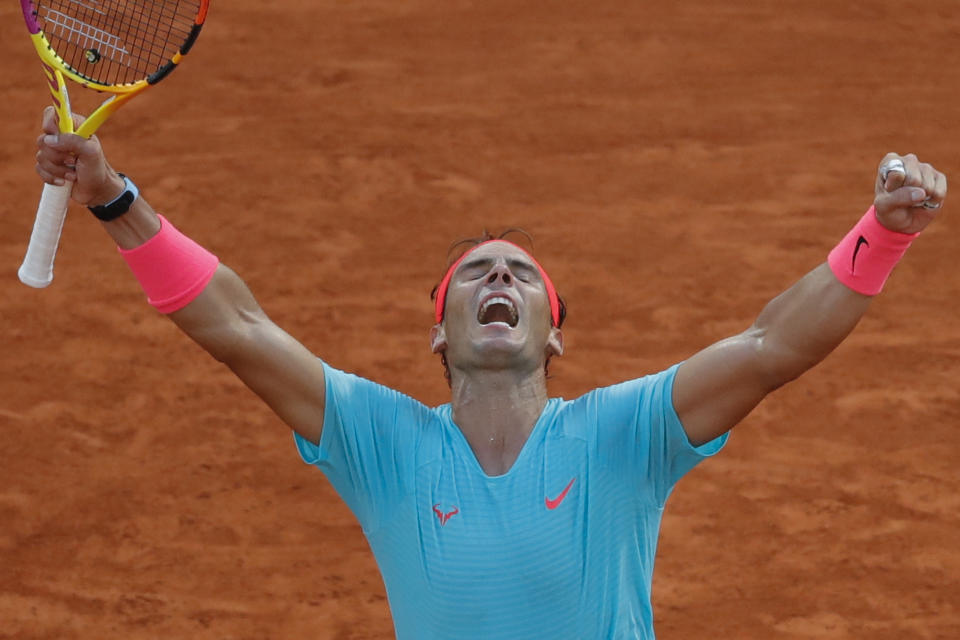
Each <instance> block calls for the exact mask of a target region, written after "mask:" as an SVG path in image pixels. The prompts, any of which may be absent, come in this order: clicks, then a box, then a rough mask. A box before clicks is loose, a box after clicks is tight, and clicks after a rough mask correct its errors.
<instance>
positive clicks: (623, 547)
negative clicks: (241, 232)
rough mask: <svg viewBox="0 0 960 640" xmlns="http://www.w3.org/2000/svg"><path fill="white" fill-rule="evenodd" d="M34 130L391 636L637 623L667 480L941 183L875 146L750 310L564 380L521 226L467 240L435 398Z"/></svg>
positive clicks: (861, 282)
mask: <svg viewBox="0 0 960 640" xmlns="http://www.w3.org/2000/svg"><path fill="white" fill-rule="evenodd" d="M43 130H44V135H43V136H41V137H40V139H39V142H38V146H39V152H38V155H37V170H38V172H39V174H40V176H41V177H42V178H43V179H44V180H45V181H47V182H52V183H59V182H63V181H65V180H69V181H72V182H74V183H75V185H74V188H73V197H74V199H75V200H76V201H77V202H79V203H80V204H84V205H88V206H90V207H91V208H92V211H93V213H94V214H95V215H96V216H97V217H98V218H100V219H101V220H103V226H104V228H105V229H106V231H107V232H108V233H109V234H110V235H111V236H112V237H113V239H114V240H115V241H116V243H117V244H118V246H119V247H120V250H121V252H122V254H123V256H124V258H125V259H126V260H127V262H128V264H129V265H130V268H131V269H132V271H133V272H134V274H135V275H136V277H137V278H138V280H139V281H140V283H141V285H142V286H143V288H144V289H145V291H146V294H147V298H148V300H149V301H150V303H151V304H153V305H154V306H155V307H156V308H157V309H158V310H160V311H161V312H162V313H166V314H169V316H170V318H171V319H172V320H173V322H175V323H176V324H177V325H178V326H179V327H180V328H181V329H182V330H183V331H184V332H185V333H186V334H187V335H189V336H190V337H191V338H192V339H193V340H195V341H196V342H197V343H199V344H200V345H201V346H202V347H203V348H205V349H206V350H207V351H208V352H209V353H210V354H211V355H212V356H213V357H214V358H216V359H217V360H219V361H221V362H223V363H224V364H226V365H227V366H228V367H230V369H231V370H233V372H234V373H236V375H237V376H239V377H240V379H241V380H243V382H244V383H245V384H246V385H247V386H248V387H250V389H252V390H253V391H254V392H255V393H256V394H257V395H259V396H260V397H261V398H262V399H263V400H264V401H265V402H266V403H267V404H268V405H269V406H270V407H271V408H272V409H273V410H274V411H275V412H276V413H277V414H278V415H279V416H280V418H281V419H282V420H283V421H284V422H286V423H287V424H288V425H289V426H290V427H291V428H292V429H293V432H294V438H295V441H296V446H297V449H298V450H299V453H300V455H301V456H302V458H303V460H304V461H306V462H307V463H309V464H311V465H316V466H317V467H319V468H320V469H321V470H322V471H323V472H324V473H325V474H326V476H327V477H328V478H329V480H330V482H331V483H332V484H333V486H334V487H335V488H336V490H337V492H338V493H339V495H340V496H341V497H342V498H343V500H344V501H345V502H346V503H347V504H348V505H349V507H350V509H351V510H352V511H353V513H354V514H355V515H356V517H357V519H358V520H359V522H360V524H361V525H362V527H363V531H364V533H365V534H366V537H367V539H368V540H369V543H370V546H371V548H372V550H373V553H374V555H375V557H376V560H377V562H378V564H379V567H380V570H381V573H382V575H383V578H384V582H385V584H386V590H387V594H388V596H389V601H390V607H391V611H392V614H393V620H394V626H395V629H396V634H397V637H398V638H400V639H401V640H413V639H416V640H423V639H443V640H450V639H453V638H456V639H458V640H468V639H484V640H490V639H499V638H503V639H509V640H518V639H522V638H537V639H546V638H549V639H551V640H557V639H568V638H569V639H579V640H583V639H589V640H596V639H599V638H631V639H633V638H653V637H654V632H653V620H652V610H651V603H650V588H651V582H652V572H653V564H654V556H655V550H656V545H657V535H658V531H659V526H660V520H661V515H662V514H663V508H664V504H665V503H666V501H667V497H668V496H669V494H670V492H671V490H672V489H673V487H674V485H675V484H676V482H677V481H678V480H679V479H680V477H681V476H683V475H684V474H685V473H686V472H687V471H689V470H690V469H691V468H692V467H693V466H694V465H696V464H697V463H699V462H700V461H701V460H703V459H704V458H706V457H709V456H712V455H714V454H715V453H717V452H718V451H719V450H720V449H721V448H722V447H723V445H724V442H725V441H726V439H727V434H728V432H729V431H730V429H731V428H732V427H733V426H734V425H735V424H737V423H738V422H739V421H740V420H741V419H742V418H743V417H744V416H746V415H747V414H748V413H749V412H750V411H751V409H753V408H754V407H755V406H756V405H757V403H759V402H760V401H761V400H762V399H763V398H764V396H766V395H767V394H768V393H770V392H771V391H773V390H774V389H776V388H777V387H780V386H781V385H783V384H784V383H786V382H789V381H790V380H793V379H794V378H796V377H797V376H799V375H800V374H801V373H803V372H804V371H806V370H807V369H809V368H810V367H812V366H813V365H815V364H816V363H818V362H819V361H820V360H822V359H823V358H824V357H825V356H826V355H827V354H828V353H830V352H831V351H832V350H833V349H834V347H836V346H837V345H838V344H839V343H840V342H841V341H842V340H843V339H844V337H845V336H846V335H847V334H848V333H849V332H850V331H851V330H852V329H853V327H854V326H855V325H856V324H857V321H858V320H859V319H860V317H861V316H862V315H863V314H864V312H865V311H866V310H867V307H868V306H869V304H870V300H871V297H872V296H875V295H876V294H877V293H879V292H880V289H881V288H882V286H883V283H884V281H885V280H886V278H887V276H888V275H889V274H890V272H891V270H892V269H893V267H894V265H895V264H896V263H897V261H898V260H899V259H900V257H901V256H902V255H903V254H904V252H905V251H906V249H907V247H908V246H909V245H910V243H911V241H912V240H913V238H914V237H916V235H917V234H918V233H920V232H921V231H922V230H923V229H924V228H926V226H927V225H928V224H929V223H930V222H931V221H932V220H933V218H934V217H935V216H936V214H937V213H938V211H939V208H940V205H941V204H942V202H943V200H944V197H945V196H946V191H947V185H946V179H945V177H944V175H943V174H942V173H940V172H939V171H937V170H935V169H934V168H933V167H931V166H930V165H929V164H925V163H921V162H919V161H918V160H917V158H916V157H915V156H913V155H906V156H899V155H896V154H889V155H888V156H887V157H885V158H884V159H883V161H882V163H881V164H880V168H879V170H878V177H877V181H876V189H875V197H874V201H873V206H871V207H870V209H869V210H868V211H867V212H866V214H865V215H864V216H863V218H862V219H860V221H859V222H857V223H856V225H855V226H854V227H853V229H852V230H851V232H850V233H849V234H848V235H847V236H846V237H845V238H844V239H842V240H841V241H840V243H839V244H838V245H837V246H836V248H835V249H834V250H833V251H832V252H830V254H829V256H828V257H827V260H826V261H825V262H824V263H823V264H821V265H820V266H817V267H816V268H814V269H813V270H812V271H811V272H810V273H808V274H807V275H805V276H804V277H803V278H802V279H800V281H799V282H797V283H796V284H795V285H793V286H792V287H790V288H789V289H788V290H787V291H785V292H784V293H782V294H781V295H779V296H777V297H776V298H774V299H773V300H772V301H771V302H770V303H769V304H767V305H766V307H765V308H764V309H763V311H762V312H761V313H760V315H759V317H758V318H757V319H756V321H755V322H754V323H753V325H752V326H750V327H749V328H748V329H747V330H746V331H744V332H743V333H740V334H738V335H735V336H731V337H729V338H727V339H725V340H722V341H720V342H718V343H716V344H714V345H712V346H710V347H708V348H707V349H705V350H703V351H701V352H700V353H697V354H695V355H693V356H692V357H690V358H689V359H688V360H685V361H683V362H681V363H679V364H676V365H674V366H672V367H670V368H669V369H667V370H665V371H662V372H659V373H656V374H653V375H649V376H647V377H644V378H640V379H638V380H630V381H627V382H623V383H622V384H618V385H615V386H611V387H607V388H601V389H595V390H593V391H590V392H589V393H587V394H585V395H583V396H582V397H580V398H577V399H576V400H563V399H560V398H551V397H550V396H549V395H548V392H547V381H546V367H547V364H548V362H549V360H550V359H551V358H553V357H558V356H560V355H561V354H562V353H563V335H562V333H561V325H562V323H563V319H564V312H565V310H564V304H563V301H562V300H561V298H560V296H559V295H558V294H557V289H556V288H555V287H554V285H553V283H552V281H551V279H550V277H549V276H548V275H547V272H546V271H545V270H544V269H543V268H542V267H541V266H540V264H538V262H537V261H536V260H535V259H534V258H533V257H532V256H531V255H530V254H529V253H528V252H527V251H525V250H523V249H521V248H520V247H519V246H516V245H513V244H510V243H508V242H506V241H503V240H490V241H486V242H483V243H479V244H477V245H476V246H475V247H473V248H471V249H470V250H469V251H467V252H466V253H465V254H464V255H463V256H462V257H461V259H459V260H458V261H456V262H455V263H454V264H453V265H452V266H451V267H450V269H449V271H448V272H447V273H446V275H445V277H444V278H443V280H442V282H441V284H440V286H439V287H438V289H437V292H436V298H435V315H436V324H435V325H434V326H433V327H432V329H431V330H430V336H431V341H432V346H433V351H434V352H435V353H437V354H440V355H441V357H442V359H443V362H444V364H445V365H446V367H447V370H448V380H449V383H450V389H451V401H450V403H449V404H445V405H442V406H440V407H433V408H431V407H427V406H424V405H423V404H421V403H419V402H417V401H416V400H413V399H411V398H409V397H407V396H404V395H403V394H400V393H398V392H396V391H393V390H391V389H387V388H385V387H382V386H380V385H378V384H376V383H374V382H370V381H368V380H364V379H361V378H358V377H356V376H353V375H350V374H348V373H344V372H341V371H337V370H336V369H333V368H331V367H330V366H328V365H327V364H325V363H324V362H323V361H322V360H320V359H318V358H316V357H315V356H314V355H313V354H311V353H310V352H309V351H308V350H307V349H306V348H304V347H303V346H302V345H301V344H299V343H298V342H297V341H296V340H294V339H293V338H292V337H290V336H289V335H288V334H287V333H285V332H284V331H283V330H282V329H280V328H279V327H278V326H277V325H275V324H274V323H273V322H271V321H270V319H269V318H268V317H267V316H266V314H264V312H263V311H262V310H261V309H260V307H259V306H258V305H257V303H256V301H255V300H254V298H253V296H252V295H251V293H250V291H249V290H248V289H247V287H246V286H245V285H244V283H243V281H242V280H241V279H240V278H239V277H238V276H237V275H236V274H235V273H234V272H233V271H231V270H230V269H229V268H227V267H226V266H224V265H222V264H220V263H219V261H218V260H217V258H216V257H214V256H213V255H212V254H211V253H210V252H208V251H207V250H205V249H203V248H202V247H201V246H199V245H198V244H197V243H195V242H193V241H192V240H190V239H189V238H186V237H185V236H184V235H183V234H181V233H180V232H178V231H177V230H176V228H175V227H174V226H173V225H172V224H171V223H170V222H169V221H167V220H166V219H164V218H162V217H160V216H158V215H157V214H155V213H154V211H153V209H151V207H150V205H149V204H148V203H147V201H146V200H145V199H144V198H143V197H141V196H139V195H138V191H137V188H136V185H135V184H134V183H133V181H132V180H130V178H126V177H124V176H121V175H120V174H118V173H116V172H115V171H114V170H112V169H111V168H110V167H109V165H108V164H107V162H106V160H105V159H104V156H103V153H102V152H101V148H100V145H99V143H98V141H97V140H96V138H93V139H90V140H83V139H81V138H78V137H76V136H70V135H59V134H58V133H57V127H56V125H55V123H54V116H53V113H52V110H48V111H47V113H46V115H45V118H44V122H43Z"/></svg>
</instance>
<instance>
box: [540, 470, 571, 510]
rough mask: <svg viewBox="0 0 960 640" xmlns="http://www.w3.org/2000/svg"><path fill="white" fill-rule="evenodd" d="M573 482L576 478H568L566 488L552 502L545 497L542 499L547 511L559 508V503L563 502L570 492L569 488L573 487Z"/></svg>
mask: <svg viewBox="0 0 960 640" xmlns="http://www.w3.org/2000/svg"><path fill="white" fill-rule="evenodd" d="M574 480H576V478H570V483H569V484H567V488H566V489H564V490H563V492H562V493H561V494H560V495H558V496H557V497H556V498H554V499H553V500H551V499H550V498H546V497H545V498H544V499H543V501H544V502H545V503H546V504H547V509H550V510H551V511H552V510H554V509H556V508H557V507H559V506H560V503H561V502H563V499H564V498H566V497H567V492H568V491H570V487H572V486H573V481H574Z"/></svg>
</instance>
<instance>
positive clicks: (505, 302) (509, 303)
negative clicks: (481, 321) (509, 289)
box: [479, 296, 517, 324]
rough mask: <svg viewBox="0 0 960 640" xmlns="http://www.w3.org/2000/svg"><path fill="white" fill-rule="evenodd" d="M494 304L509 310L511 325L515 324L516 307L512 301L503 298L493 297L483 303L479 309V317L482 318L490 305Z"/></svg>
mask: <svg viewBox="0 0 960 640" xmlns="http://www.w3.org/2000/svg"><path fill="white" fill-rule="evenodd" d="M495 304H502V305H505V306H506V307H507V308H508V309H510V318H511V320H512V324H516V322H517V308H516V306H514V304H513V300H511V299H510V298H507V297H505V296H494V297H492V298H490V299H489V300H487V301H486V302H484V303H483V306H481V307H480V314H479V315H480V317H481V318H482V317H483V315H484V314H485V313H486V311H487V309H488V308H490V306H491V305H495Z"/></svg>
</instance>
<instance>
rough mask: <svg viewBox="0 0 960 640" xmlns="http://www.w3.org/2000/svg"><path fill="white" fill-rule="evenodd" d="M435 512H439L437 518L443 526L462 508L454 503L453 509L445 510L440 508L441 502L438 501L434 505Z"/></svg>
mask: <svg viewBox="0 0 960 640" xmlns="http://www.w3.org/2000/svg"><path fill="white" fill-rule="evenodd" d="M433 512H434V513H435V514H437V518H439V519H440V526H441V527H442V526H443V525H445V524H447V520H449V519H450V518H452V517H453V516H455V515H457V514H458V513H460V509H459V508H457V506H456V505H454V507H453V509H452V510H451V511H447V512H443V511H441V510H440V503H439V502H438V503H437V504H435V505H433Z"/></svg>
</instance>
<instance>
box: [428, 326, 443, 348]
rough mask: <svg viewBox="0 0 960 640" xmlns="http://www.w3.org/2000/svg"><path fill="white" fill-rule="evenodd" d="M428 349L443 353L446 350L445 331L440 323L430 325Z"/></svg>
mask: <svg viewBox="0 0 960 640" xmlns="http://www.w3.org/2000/svg"><path fill="white" fill-rule="evenodd" d="M430 350H431V351H433V353H443V352H444V351H446V350H447V332H446V331H445V330H444V328H443V325H442V324H435V325H433V326H432V327H430Z"/></svg>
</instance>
